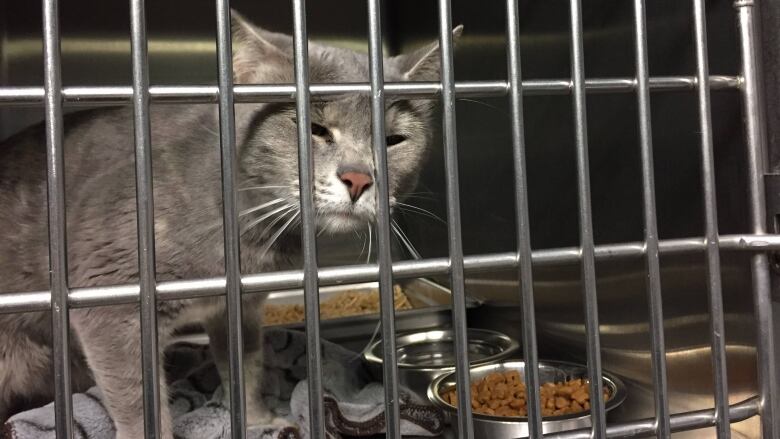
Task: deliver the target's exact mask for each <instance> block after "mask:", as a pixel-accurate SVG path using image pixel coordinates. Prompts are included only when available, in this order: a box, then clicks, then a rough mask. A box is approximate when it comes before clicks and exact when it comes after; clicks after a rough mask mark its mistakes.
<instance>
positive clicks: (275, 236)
mask: <svg viewBox="0 0 780 439" xmlns="http://www.w3.org/2000/svg"><path fill="white" fill-rule="evenodd" d="M293 212H295V213H294V214H293V216H292V217H291V218H290V219H289V220H287V222H286V223H284V224H282V226H281V227H280V228H279V230H277V231H276V233H274V234H273V235H271V237H270V238H268V241H267V242H266V243H265V244H264V245H263V247H262V248H261V249H260V258H262V257H263V256H265V254H266V253H268V250H270V249H271V247H272V246H273V245H274V244H275V243H276V241H277V240H278V239H279V237H281V236H282V234H283V233H284V232H285V231H286V230H287V229H288V228H289V227H290V224H292V223H293V221H295V220H296V219H297V218H298V217H299V216H300V214H301V211H300V210H299V209H295V210H293ZM288 213H289V212H287V213H285V214H284V216H287V214H288Z"/></svg>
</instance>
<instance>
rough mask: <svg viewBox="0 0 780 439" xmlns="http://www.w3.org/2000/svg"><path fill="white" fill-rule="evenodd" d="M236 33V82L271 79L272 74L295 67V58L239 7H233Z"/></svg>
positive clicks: (234, 62)
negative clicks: (275, 42) (241, 12)
mask: <svg viewBox="0 0 780 439" xmlns="http://www.w3.org/2000/svg"><path fill="white" fill-rule="evenodd" d="M230 18H231V20H230V21H231V31H232V34H233V40H232V42H233V81H234V82H235V83H238V84H252V83H258V82H271V81H269V79H270V78H269V76H277V75H279V74H281V73H282V72H284V71H286V70H288V69H291V67H292V60H291V59H290V57H289V56H288V55H287V54H286V53H285V52H284V51H283V50H282V49H281V48H279V47H278V46H277V45H276V44H274V43H273V42H272V41H271V40H270V39H269V38H268V36H267V35H266V34H267V32H266V31H264V30H262V29H260V28H259V27H257V26H255V25H254V24H252V23H251V22H249V21H248V20H247V19H245V18H244V17H243V16H242V15H241V14H239V13H238V12H236V11H235V10H233V9H231V10H230Z"/></svg>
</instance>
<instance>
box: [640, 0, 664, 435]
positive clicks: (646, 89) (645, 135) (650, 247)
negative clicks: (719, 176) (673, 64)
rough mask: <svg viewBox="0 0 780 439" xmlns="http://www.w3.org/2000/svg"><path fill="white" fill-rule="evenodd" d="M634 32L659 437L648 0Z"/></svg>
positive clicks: (659, 321)
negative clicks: (647, 21)
mask: <svg viewBox="0 0 780 439" xmlns="http://www.w3.org/2000/svg"><path fill="white" fill-rule="evenodd" d="M634 30H635V37H636V39H635V50H636V81H637V88H636V90H637V102H638V107H639V137H640V148H641V155H642V200H643V204H644V216H645V247H646V252H645V262H646V263H647V295H648V303H649V307H650V342H651V357H650V358H651V362H652V367H653V385H654V390H655V422H656V424H657V425H658V431H657V437H659V438H668V437H669V435H670V434H671V427H670V425H669V423H670V417H669V416H670V414H669V399H668V395H667V384H666V348H665V343H664V318H663V306H662V299H661V270H660V264H659V261H658V224H657V220H656V208H655V171H654V166H653V135H652V120H651V115H650V78H649V68H648V63H647V25H646V17H645V0H634Z"/></svg>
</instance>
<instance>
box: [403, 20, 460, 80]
mask: <svg viewBox="0 0 780 439" xmlns="http://www.w3.org/2000/svg"><path fill="white" fill-rule="evenodd" d="M462 33H463V25H462V24H461V25H458V26H457V27H456V28H455V29H453V30H452V43H453V46H454V45H456V44H457V43H458V40H459V39H460V36H461V34H462ZM393 61H394V62H396V63H398V64H397V65H398V68H399V70H400V71H401V73H402V74H403V77H404V80H406V81H438V80H439V69H440V66H441V49H440V47H439V41H438V40H437V41H434V42H433V43H431V44H428V45H426V46H424V47H421V48H419V49H417V50H415V51H414V52H412V53H408V54H403V55H399V56H397V57H395V58H393Z"/></svg>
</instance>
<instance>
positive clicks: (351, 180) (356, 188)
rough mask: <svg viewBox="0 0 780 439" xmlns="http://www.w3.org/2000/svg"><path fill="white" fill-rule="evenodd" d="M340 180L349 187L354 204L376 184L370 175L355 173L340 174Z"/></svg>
mask: <svg viewBox="0 0 780 439" xmlns="http://www.w3.org/2000/svg"><path fill="white" fill-rule="evenodd" d="M339 180H341V182H342V183H344V186H346V187H347V190H348V191H349V197H350V198H351V199H352V202H353V203H354V202H356V201H357V200H358V198H360V196H361V195H362V194H363V192H365V191H366V189H368V188H369V187H371V185H372V184H373V183H374V180H373V179H372V178H371V176H370V175H368V174H364V173H362V172H353V171H348V172H344V173H341V174H339Z"/></svg>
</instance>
